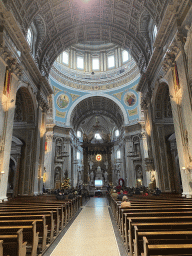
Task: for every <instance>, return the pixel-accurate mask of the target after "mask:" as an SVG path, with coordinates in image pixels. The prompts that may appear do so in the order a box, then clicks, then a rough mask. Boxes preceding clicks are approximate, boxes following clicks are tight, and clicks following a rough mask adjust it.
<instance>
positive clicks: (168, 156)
mask: <svg viewBox="0 0 192 256" xmlns="http://www.w3.org/2000/svg"><path fill="white" fill-rule="evenodd" d="M154 124H155V126H154V128H155V129H154V132H155V138H154V144H155V149H156V150H155V152H154V154H155V158H156V169H157V172H158V173H157V174H158V181H159V184H157V186H159V187H160V188H161V190H162V191H164V192H175V193H181V186H180V183H181V181H180V178H179V176H178V171H177V167H176V163H175V159H174V157H173V154H172V153H173V152H172V150H173V149H172V148H171V141H172V139H171V138H172V137H171V136H172V135H173V134H174V133H175V128H174V123H173V116H172V107H171V102H170V96H169V88H168V85H167V84H166V83H162V84H160V85H159V87H158V90H157V93H156V97H155V105H154ZM174 143H175V148H176V149H177V146H176V140H175V141H174ZM174 150H175V149H174Z"/></svg>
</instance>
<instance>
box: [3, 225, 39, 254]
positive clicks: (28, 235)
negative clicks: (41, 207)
mask: <svg viewBox="0 0 192 256" xmlns="http://www.w3.org/2000/svg"><path fill="white" fill-rule="evenodd" d="M19 229H22V231H23V240H25V241H26V242H27V249H29V251H30V255H31V256H36V255H37V247H38V240H39V233H38V232H37V231H36V221H34V222H33V223H32V225H29V226H19V225H17V226H10V225H9V226H0V235H12V234H14V233H15V232H16V231H18V230H19ZM3 240H4V239H3Z"/></svg>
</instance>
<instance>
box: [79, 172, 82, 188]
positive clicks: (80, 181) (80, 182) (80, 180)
mask: <svg viewBox="0 0 192 256" xmlns="http://www.w3.org/2000/svg"><path fill="white" fill-rule="evenodd" d="M78 181H79V185H81V184H82V179H81V171H79V172H78Z"/></svg>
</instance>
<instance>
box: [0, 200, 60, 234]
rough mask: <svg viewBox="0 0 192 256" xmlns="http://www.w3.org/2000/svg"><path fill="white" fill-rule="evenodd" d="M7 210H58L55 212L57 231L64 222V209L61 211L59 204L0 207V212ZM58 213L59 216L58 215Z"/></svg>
mask: <svg viewBox="0 0 192 256" xmlns="http://www.w3.org/2000/svg"><path fill="white" fill-rule="evenodd" d="M5 210H7V211H9V212H15V211H22V212H23V211H37V212H39V211H45V210H46V211H58V214H57V221H56V223H57V222H58V223H57V233H58V232H59V229H63V227H64V224H65V220H64V219H65V216H64V211H63V205H61V206H57V207H55V206H39V205H31V206H28V205H19V206H15V205H10V206H9V207H7V206H5V207H4V208H3V210H2V209H1V208H0V214H1V212H2V211H3V212H4V211H5ZM58 215H59V217H58Z"/></svg>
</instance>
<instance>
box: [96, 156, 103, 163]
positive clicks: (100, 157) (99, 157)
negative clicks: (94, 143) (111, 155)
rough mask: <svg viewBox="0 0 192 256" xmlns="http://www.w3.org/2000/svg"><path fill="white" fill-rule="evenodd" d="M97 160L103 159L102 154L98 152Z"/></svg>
mask: <svg viewBox="0 0 192 256" xmlns="http://www.w3.org/2000/svg"><path fill="white" fill-rule="evenodd" d="M96 160H97V161H98V162H100V161H101V160H102V155H100V154H97V155H96Z"/></svg>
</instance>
